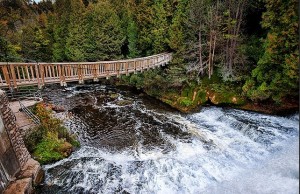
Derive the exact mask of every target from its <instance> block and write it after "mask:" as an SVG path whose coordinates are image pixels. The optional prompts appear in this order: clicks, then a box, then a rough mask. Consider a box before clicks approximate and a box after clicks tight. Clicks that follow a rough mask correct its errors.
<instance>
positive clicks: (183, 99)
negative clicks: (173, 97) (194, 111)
mask: <svg viewBox="0 0 300 194" xmlns="http://www.w3.org/2000/svg"><path fill="white" fill-rule="evenodd" d="M177 101H178V103H179V104H180V105H181V106H185V107H189V106H192V105H193V101H192V100H191V99H189V98H188V97H180V98H178V100H177Z"/></svg>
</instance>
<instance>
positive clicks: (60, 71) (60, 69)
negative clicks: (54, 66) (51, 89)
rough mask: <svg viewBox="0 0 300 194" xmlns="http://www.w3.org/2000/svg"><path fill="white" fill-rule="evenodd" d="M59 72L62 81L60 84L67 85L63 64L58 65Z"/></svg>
mask: <svg viewBox="0 0 300 194" xmlns="http://www.w3.org/2000/svg"><path fill="white" fill-rule="evenodd" d="M58 74H59V81H60V86H67V83H66V80H65V76H64V73H63V67H62V65H61V64H60V65H58Z"/></svg>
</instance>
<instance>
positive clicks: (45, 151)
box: [33, 138, 64, 164]
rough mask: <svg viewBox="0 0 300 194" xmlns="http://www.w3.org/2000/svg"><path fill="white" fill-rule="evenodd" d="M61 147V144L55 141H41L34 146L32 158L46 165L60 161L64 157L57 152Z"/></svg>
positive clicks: (48, 139)
mask: <svg viewBox="0 0 300 194" xmlns="http://www.w3.org/2000/svg"><path fill="white" fill-rule="evenodd" d="M61 145H63V143H62V142H60V141H58V140H57V139H50V138H46V139H43V140H42V141H41V142H40V143H38V144H37V145H36V147H35V151H34V152H33V156H34V158H35V159H37V160H38V161H39V162H40V163H41V164H48V163H51V162H55V161H58V160H61V159H63V158H64V155H63V154H62V153H60V152H58V151H57V150H59V147H60V146H61Z"/></svg>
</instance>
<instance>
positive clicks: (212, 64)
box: [211, 32, 217, 74]
mask: <svg viewBox="0 0 300 194" xmlns="http://www.w3.org/2000/svg"><path fill="white" fill-rule="evenodd" d="M216 41H217V33H216V32H214V42H213V48H212V56H211V74H213V72H214V57H215V49H216Z"/></svg>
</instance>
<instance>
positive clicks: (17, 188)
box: [3, 178, 32, 194]
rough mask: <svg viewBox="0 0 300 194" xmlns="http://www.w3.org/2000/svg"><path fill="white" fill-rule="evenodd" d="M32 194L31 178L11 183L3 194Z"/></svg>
mask: <svg viewBox="0 0 300 194" xmlns="http://www.w3.org/2000/svg"><path fill="white" fill-rule="evenodd" d="M30 193H32V178H24V179H19V180H16V181H14V182H12V183H11V184H10V185H9V186H8V187H7V189H6V190H5V191H4V193H3V194H30Z"/></svg>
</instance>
